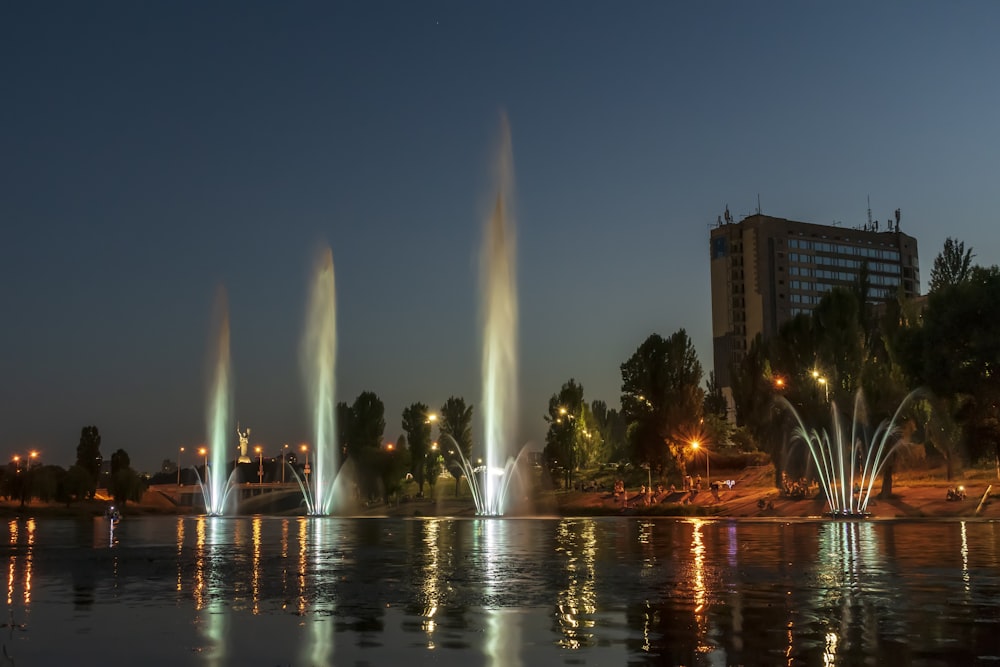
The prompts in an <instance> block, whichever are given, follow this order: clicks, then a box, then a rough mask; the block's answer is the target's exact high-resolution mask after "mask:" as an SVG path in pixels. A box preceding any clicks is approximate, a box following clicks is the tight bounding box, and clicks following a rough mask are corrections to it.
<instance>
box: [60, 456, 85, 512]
mask: <svg viewBox="0 0 1000 667" xmlns="http://www.w3.org/2000/svg"><path fill="white" fill-rule="evenodd" d="M92 486H93V478H91V476H90V473H89V472H87V471H86V470H84V469H83V467H82V466H78V465H74V466H70V468H69V470H67V471H66V476H65V477H64V478H63V489H62V491H60V496H61V500H62V502H65V503H66V506H67V507H68V506H69V504H70V503H71V502H73V501H74V500H83V499H84V498H86V497H87V495H88V494H89V493H90V492H91V487H92Z"/></svg>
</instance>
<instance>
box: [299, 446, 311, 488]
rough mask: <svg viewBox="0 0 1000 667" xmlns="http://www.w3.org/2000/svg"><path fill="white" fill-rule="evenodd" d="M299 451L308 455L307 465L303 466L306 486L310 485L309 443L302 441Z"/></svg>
mask: <svg viewBox="0 0 1000 667" xmlns="http://www.w3.org/2000/svg"><path fill="white" fill-rule="evenodd" d="M299 451H301V452H303V453H304V454H305V455H306V465H305V467H304V468H302V474H303V475H305V477H306V486H309V445H307V444H305V443H302V444H301V445H300V446H299Z"/></svg>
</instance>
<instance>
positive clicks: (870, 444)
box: [779, 390, 917, 517]
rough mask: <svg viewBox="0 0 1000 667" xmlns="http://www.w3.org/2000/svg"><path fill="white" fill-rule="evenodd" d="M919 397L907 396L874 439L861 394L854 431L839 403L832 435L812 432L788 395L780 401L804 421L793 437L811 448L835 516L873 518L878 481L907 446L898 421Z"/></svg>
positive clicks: (832, 409) (856, 401) (833, 411)
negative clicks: (870, 506) (894, 455)
mask: <svg viewBox="0 0 1000 667" xmlns="http://www.w3.org/2000/svg"><path fill="white" fill-rule="evenodd" d="M916 393H917V392H911V393H910V394H909V395H907V396H906V398H904V399H903V401H902V402H901V403H900V404H899V407H897V408H896V412H895V413H894V414H893V416H892V419H887V420H882V422H881V423H880V424H879V425H878V427H877V428H876V429H875V432H874V433H873V434H872V435H871V437H867V433H866V427H867V424H866V423H865V410H864V400H863V398H862V394H861V391H860V390H859V391H858V393H857V394H855V397H854V415H853V417H852V419H851V429H850V431H849V432H848V431H847V430H846V429H845V427H844V423H843V420H842V419H841V416H840V414H839V413H838V412H837V405H836V403H834V402H831V404H830V415H831V424H832V427H833V433H832V434H830V433H827V431H826V430H825V429H820V430H816V429H809V428H807V427H806V425H805V423H804V422H803V421H802V417H801V416H799V413H798V412H797V411H796V410H795V408H794V407H792V404H791V403H789V402H788V400H787V399H785V398H784V397H781V398H780V399H779V401H780V402H781V403H782V404H783V405H784V406H785V407H786V408H787V409H788V410H789V412H791V413H792V415H793V416H794V417H795V420H796V422H797V423H798V425H797V426H796V427H795V430H794V431H793V436H794V438H796V439H797V440H800V441H801V442H803V443H804V444H805V445H806V446H807V447H808V448H809V454H810V456H811V457H812V461H813V464H814V465H815V467H816V474H817V476H818V477H819V485H820V489H821V490H822V491H823V493H824V494H825V496H826V501H827V504H828V506H829V508H830V512H829V513H830V515H831V516H834V517H864V516H868V514H869V512H868V502H869V500H870V499H871V495H872V489H873V488H874V486H875V480H876V479H877V478H878V476H879V475H880V474H881V473H882V469H883V468H884V467H885V464H886V462H887V461H888V460H889V456H890V455H891V454H892V453H893V452H894V451H896V449H897V448H898V447H899V446H900V445H901V444H903V440H902V438H900V437H899V435H900V428H899V426H898V425H897V423H896V422H897V420H898V419H899V415H900V414H901V413H902V411H903V408H904V407H906V405H907V404H908V403H909V402H910V400H911V399H912V398H913V397H914V396H915V395H916Z"/></svg>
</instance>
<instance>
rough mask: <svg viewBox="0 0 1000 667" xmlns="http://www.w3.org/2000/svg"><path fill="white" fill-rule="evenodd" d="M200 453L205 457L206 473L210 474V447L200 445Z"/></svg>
mask: <svg viewBox="0 0 1000 667" xmlns="http://www.w3.org/2000/svg"><path fill="white" fill-rule="evenodd" d="M198 453H199V454H201V455H202V456H204V457H205V475H206V477H207V476H208V447H199V448H198Z"/></svg>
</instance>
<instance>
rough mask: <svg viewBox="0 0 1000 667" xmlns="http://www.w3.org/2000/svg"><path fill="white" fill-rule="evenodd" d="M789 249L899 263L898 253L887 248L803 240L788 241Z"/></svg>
mask: <svg viewBox="0 0 1000 667" xmlns="http://www.w3.org/2000/svg"><path fill="white" fill-rule="evenodd" d="M788 247H789V248H798V249H800V250H815V251H816V252H836V253H840V254H842V255H858V256H859V257H868V258H871V259H888V260H890V261H894V262H898V261H899V251H898V250H892V249H887V248H865V247H863V246H856V245H846V244H844V243H827V242H825V241H807V240H805V239H788Z"/></svg>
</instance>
